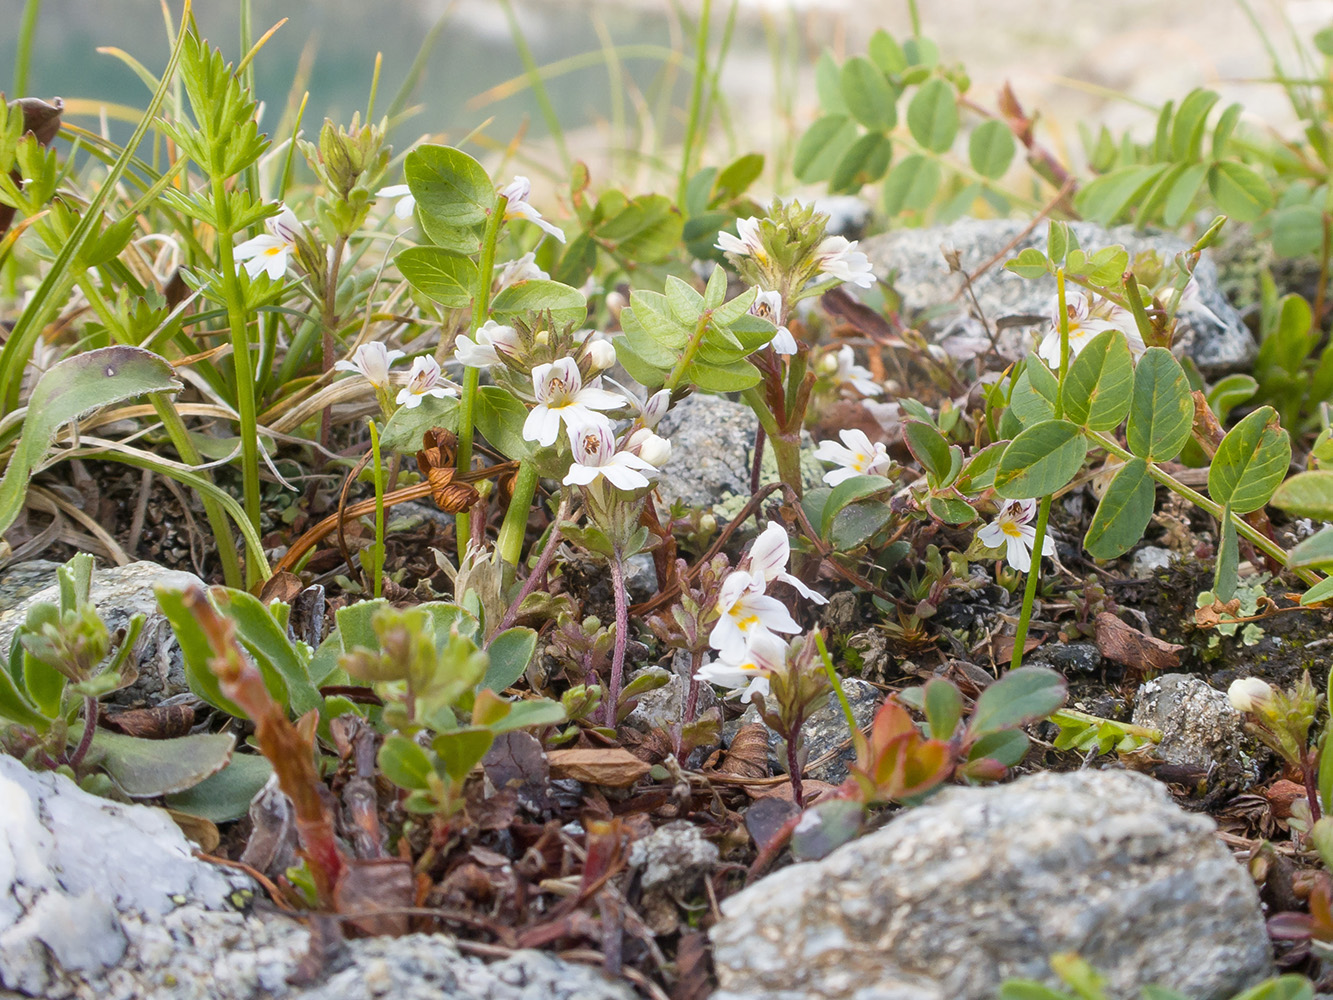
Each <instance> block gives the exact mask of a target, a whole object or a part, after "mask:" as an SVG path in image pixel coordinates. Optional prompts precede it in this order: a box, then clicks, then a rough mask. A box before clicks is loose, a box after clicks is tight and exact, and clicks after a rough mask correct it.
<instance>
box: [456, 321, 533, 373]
mask: <svg viewBox="0 0 1333 1000" xmlns="http://www.w3.org/2000/svg"><path fill="white" fill-rule="evenodd" d="M519 346H520V345H519V339H518V331H517V330H515V329H514V328H513V327H512V326H501V325H500V324H499V323H497V322H495V320H493V319H488V320H487V321H486V322H485V323H483V324H482V325H481V326H480V327H478V329H477V332H476V333H475V334H473V335H472V336H471V337H466V336H460V337H459V338H458V339H457V340H455V341H454V360H455V361H457V362H458V363H459V364H462V365H467V366H468V367H469V368H489V367H491V365H498V364H500V363H501V358H500V355H501V354H503V355H505V356H508V357H512V356H513V355H515V354H517V353H518V349H519Z"/></svg>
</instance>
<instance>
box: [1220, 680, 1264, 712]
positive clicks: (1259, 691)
mask: <svg viewBox="0 0 1333 1000" xmlns="http://www.w3.org/2000/svg"><path fill="white" fill-rule="evenodd" d="M1272 697H1273V689H1272V688H1271V687H1269V685H1268V684H1267V682H1265V681H1261V680H1260V679H1259V678H1258V677H1242V678H1240V679H1239V680H1235V681H1232V682H1231V687H1229V688H1227V698H1228V699H1230V701H1231V706H1232V707H1233V708H1234V709H1235V710H1236V711H1237V712H1254V711H1256V710H1257V709H1258V707H1259V706H1260V704H1261V703H1263V702H1266V701H1268V700H1270V699H1271V698H1272Z"/></svg>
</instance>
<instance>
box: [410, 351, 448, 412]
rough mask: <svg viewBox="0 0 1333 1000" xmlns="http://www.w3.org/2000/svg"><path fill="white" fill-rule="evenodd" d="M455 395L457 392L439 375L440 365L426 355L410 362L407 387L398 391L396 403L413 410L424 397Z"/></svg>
mask: <svg viewBox="0 0 1333 1000" xmlns="http://www.w3.org/2000/svg"><path fill="white" fill-rule="evenodd" d="M457 394H458V392H457V390H456V389H454V387H453V386H451V385H450V384H449V383H448V382H446V381H445V380H444V376H443V375H441V374H440V363H439V362H438V361H436V360H435V359H434V358H433V357H430V356H429V355H427V356H423V357H419V358H417V359H415V360H414V361H413V362H412V370H411V371H409V372H408V373H407V385H405V386H403V387H402V388H401V389H399V390H398V399H397V403H398V405H399V406H405V407H407V408H408V409H409V410H415V409H416V408H417V407H418V406H420V405H421V400H422V398H423V397H425V396H434V397H435V398H436V399H442V398H444V397H445V396H456V395H457Z"/></svg>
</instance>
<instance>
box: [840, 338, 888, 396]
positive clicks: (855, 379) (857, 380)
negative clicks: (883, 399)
mask: <svg viewBox="0 0 1333 1000" xmlns="http://www.w3.org/2000/svg"><path fill="white" fill-rule="evenodd" d="M835 364H836V367H835V368H834V370H833V380H834V381H835V382H837V383H838V384H839V385H850V386H851V387H852V388H853V389H855V390H856V391H857V392H859V393H860V394H861V395H863V396H878V395H879V394H880V393H882V392H883V391H884V389H883V387H882V386H881V385H880V384H879V383H878V382H876V381H875V376H874V375H872V374H871V372H870V369H869V368H866V367H865V366H864V365H858V364H857V363H856V352H854V351H853V350H852V348H851V346H850V345H848V344H844V345H843V346H842V347H839V348H838V353H837V355H836V358H835Z"/></svg>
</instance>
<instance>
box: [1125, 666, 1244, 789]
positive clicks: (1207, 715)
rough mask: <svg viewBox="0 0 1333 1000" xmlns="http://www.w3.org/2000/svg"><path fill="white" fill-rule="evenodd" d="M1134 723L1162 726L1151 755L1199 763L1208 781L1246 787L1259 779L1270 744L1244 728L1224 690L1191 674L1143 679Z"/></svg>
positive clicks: (1171, 762) (1168, 760) (1197, 765)
mask: <svg viewBox="0 0 1333 1000" xmlns="http://www.w3.org/2000/svg"><path fill="white" fill-rule="evenodd" d="M1134 725H1136V726H1147V727H1148V728H1149V729H1160V730H1161V731H1162V742H1161V743H1159V744H1158V745H1157V746H1156V747H1154V748H1153V756H1155V757H1158V758H1160V759H1161V760H1164V761H1166V762H1167V763H1168V764H1183V765H1187V766H1191V767H1196V768H1199V769H1200V770H1201V771H1202V772H1203V773H1205V774H1207V775H1208V784H1209V786H1210V787H1211V786H1215V785H1219V784H1226V785H1229V786H1232V787H1235V788H1236V789H1238V790H1240V791H1244V790H1245V789H1247V788H1249V787H1250V786H1251V785H1253V784H1254V783H1255V782H1256V781H1258V780H1259V778H1260V775H1261V771H1262V770H1263V764H1264V762H1265V761H1266V760H1267V759H1268V757H1269V756H1270V754H1269V752H1268V750H1267V749H1266V748H1264V747H1262V746H1260V745H1259V744H1257V743H1256V741H1255V740H1254V738H1253V737H1252V736H1250V735H1249V733H1247V732H1246V731H1245V720H1244V718H1243V717H1242V716H1241V714H1240V713H1239V712H1237V711H1236V710H1235V708H1233V707H1232V705H1231V702H1230V701H1228V700H1227V696H1226V694H1225V692H1222V691H1218V690H1217V689H1216V688H1214V687H1210V686H1209V685H1208V684H1207V682H1205V681H1203V680H1201V679H1200V678H1198V677H1194V676H1192V675H1191V674H1163V675H1162V676H1161V677H1157V678H1154V679H1153V680H1150V681H1145V682H1144V683H1143V685H1142V686H1140V688H1139V690H1138V694H1137V695H1136V696H1135V699H1134Z"/></svg>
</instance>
